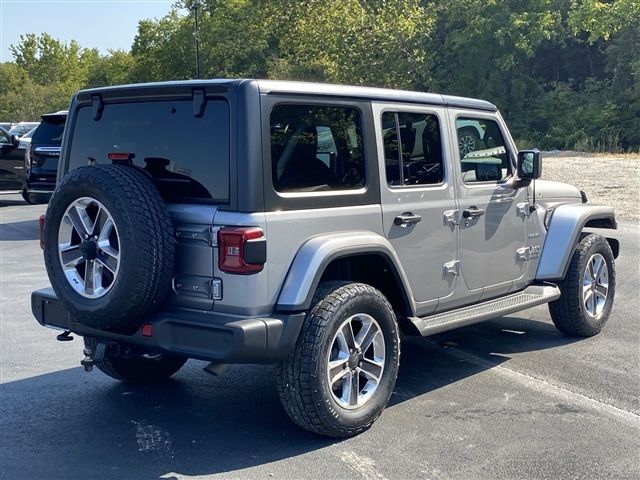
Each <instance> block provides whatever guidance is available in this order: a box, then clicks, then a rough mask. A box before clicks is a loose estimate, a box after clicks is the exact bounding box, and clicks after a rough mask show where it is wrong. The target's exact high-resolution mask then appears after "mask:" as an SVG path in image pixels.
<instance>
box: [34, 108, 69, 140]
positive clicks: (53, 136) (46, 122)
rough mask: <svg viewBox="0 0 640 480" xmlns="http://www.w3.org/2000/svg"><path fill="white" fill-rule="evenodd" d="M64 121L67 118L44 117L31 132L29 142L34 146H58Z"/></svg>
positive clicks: (58, 116) (61, 116) (60, 116)
mask: <svg viewBox="0 0 640 480" xmlns="http://www.w3.org/2000/svg"><path fill="white" fill-rule="evenodd" d="M66 120H67V117H66V116H63V115H57V116H47V117H44V118H43V119H42V122H41V123H40V125H38V127H37V128H36V130H35V132H33V137H32V139H31V141H32V142H33V143H34V144H52V145H60V143H61V142H62V133H63V132H64V124H65V121H66Z"/></svg>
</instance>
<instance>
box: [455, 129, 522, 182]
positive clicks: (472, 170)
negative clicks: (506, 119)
mask: <svg viewBox="0 0 640 480" xmlns="http://www.w3.org/2000/svg"><path fill="white" fill-rule="evenodd" d="M456 133H457V135H458V153H459V154H460V169H461V171H462V180H463V181H464V182H465V183H476V182H497V181H500V180H504V179H506V178H508V177H509V176H510V175H511V162H510V161H509V151H508V149H507V145H506V143H505V141H504V138H503V136H502V132H500V127H499V126H498V123H497V122H496V121H494V120H486V119H480V118H472V117H458V118H457V119H456Z"/></svg>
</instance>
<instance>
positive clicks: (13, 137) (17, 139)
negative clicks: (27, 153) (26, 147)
mask: <svg viewBox="0 0 640 480" xmlns="http://www.w3.org/2000/svg"><path fill="white" fill-rule="evenodd" d="M11 143H13V146H14V147H16V148H17V147H18V145H20V137H18V135H11Z"/></svg>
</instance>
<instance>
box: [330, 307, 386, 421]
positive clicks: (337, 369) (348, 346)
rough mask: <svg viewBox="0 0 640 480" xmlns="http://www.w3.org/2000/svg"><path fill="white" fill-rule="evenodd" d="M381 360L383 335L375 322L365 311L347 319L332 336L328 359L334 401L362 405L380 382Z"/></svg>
mask: <svg viewBox="0 0 640 480" xmlns="http://www.w3.org/2000/svg"><path fill="white" fill-rule="evenodd" d="M354 332H357V333H356V334H354ZM384 360H385V345H384V336H383V335H382V330H381V329H380V325H378V322H376V320H375V319H374V318H373V317H372V316H370V315H367V314H364V313H360V314H356V315H352V316H351V317H349V318H348V319H346V320H345V321H344V323H343V324H342V325H341V326H340V327H339V328H338V331H337V332H336V334H335V336H334V338H333V342H332V344H331V349H330V350H329V358H328V360H327V361H328V368H327V374H328V377H329V378H328V380H329V386H330V387H331V394H332V396H333V399H334V400H335V401H336V403H337V404H338V405H340V406H341V407H343V408H346V409H354V408H359V407H362V406H363V405H364V404H365V403H366V402H367V401H368V400H369V399H370V398H371V397H372V396H373V394H374V393H375V391H376V389H377V388H378V385H379V384H380V379H381V378H382V373H383V371H384Z"/></svg>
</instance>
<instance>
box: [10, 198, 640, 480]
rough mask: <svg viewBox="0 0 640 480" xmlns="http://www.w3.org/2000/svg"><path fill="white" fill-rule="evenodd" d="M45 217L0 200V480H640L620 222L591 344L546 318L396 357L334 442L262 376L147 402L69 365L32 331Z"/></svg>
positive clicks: (631, 241) (222, 380)
mask: <svg viewBox="0 0 640 480" xmlns="http://www.w3.org/2000/svg"><path fill="white" fill-rule="evenodd" d="M44 210H45V208H44V206H28V205H25V204H24V203H23V202H22V200H21V198H20V197H19V196H18V195H7V194H0V224H1V225H0V302H1V304H0V383H1V385H0V479H2V480H10V479H11V480H13V479H83V480H87V479H98V478H99V479H103V478H104V479H157V478H165V479H183V478H251V479H261V478H264V479H269V478H278V479H279V478H283V479H289V478H291V479H298V478H322V479H333V478H353V479H360V478H364V479H367V480H382V479H413V478H420V479H433V480H441V479H474V480H475V479H529V478H548V479H564V478H566V479H609V478H620V479H632V478H640V332H639V330H640V328H639V320H640V308H639V305H638V299H639V297H640V296H639V292H640V284H639V277H640V274H639V246H640V245H639V244H640V231H639V228H638V225H637V224H632V223H624V222H623V223H621V224H620V229H619V230H618V231H617V232H615V235H616V236H617V238H619V240H620V243H621V254H620V257H619V258H618V261H617V267H616V268H617V291H616V301H615V305H614V309H613V313H612V316H611V318H610V320H609V322H608V324H607V325H606V327H605V329H604V331H603V332H602V333H601V334H600V335H597V336H596V337H593V338H589V339H575V338H569V337H566V336H564V335H562V334H561V333H559V332H558V331H557V330H556V329H555V328H554V326H553V324H552V323H551V320H550V318H549V314H548V312H547V308H546V307H545V306H542V307H536V308H533V309H530V310H527V311H525V312H520V313H517V314H514V315H509V316H506V317H503V318H499V319H496V320H492V321H489V322H485V323H482V324H479V325H475V326H471V327H466V328H462V329H458V330H454V331H451V332H448V333H445V334H441V335H437V336H433V337H429V338H427V339H422V338H406V339H403V343H402V357H401V366H400V375H399V378H398V382H397V386H396V389H395V391H394V394H393V396H392V398H391V403H390V405H389V406H388V408H387V409H386V410H385V412H384V413H383V415H382V416H381V417H380V419H379V420H378V421H377V422H376V423H375V424H374V426H373V427H372V428H371V429H370V430H369V431H367V432H365V433H364V434H362V435H360V436H358V437H356V438H352V439H348V440H342V441H340V440H332V439H327V438H322V437H318V436H315V435H312V434H310V433H306V432H304V431H302V430H300V429H298V428H296V427H295V426H294V425H293V424H292V423H291V422H290V421H289V420H288V418H287V416H286V414H285V413H284V411H283V409H282V408H281V406H280V403H279V400H278V396H277V392H276V388H275V382H274V378H275V370H274V368H273V367H272V366H254V365H237V366H232V367H230V368H229V369H228V370H226V371H225V372H224V374H223V375H222V376H221V377H214V376H211V375H209V374H207V373H205V372H204V371H203V370H202V368H203V367H204V366H205V365H206V364H205V363H204V362H199V361H193V360H191V361H189V362H188V363H187V365H186V366H185V367H184V368H183V369H182V370H181V371H180V372H178V374H177V375H175V377H174V379H173V380H171V381H170V382H169V383H167V384H164V385H163V386H155V387H136V386H131V385H126V384H122V383H118V382H116V381H114V380H112V379H110V378H108V377H106V376H105V375H103V374H102V373H101V372H99V371H94V372H92V373H90V374H87V373H85V372H84V371H83V369H82V368H81V367H80V360H81V359H82V341H81V339H80V338H76V339H75V340H74V341H72V342H66V343H62V342H58V341H56V340H55V335H56V333H57V332H56V331H54V330H49V329H47V328H43V327H41V326H40V325H38V324H37V323H36V321H35V319H34V318H33V317H32V315H31V310H30V303H29V298H30V293H31V291H32V290H34V289H37V288H41V287H45V286H48V285H49V282H48V279H47V276H46V272H45V269H44V265H43V261H42V253H41V250H40V248H39V245H38V224H37V218H38V217H39V215H41V214H42V213H43V212H44Z"/></svg>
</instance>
